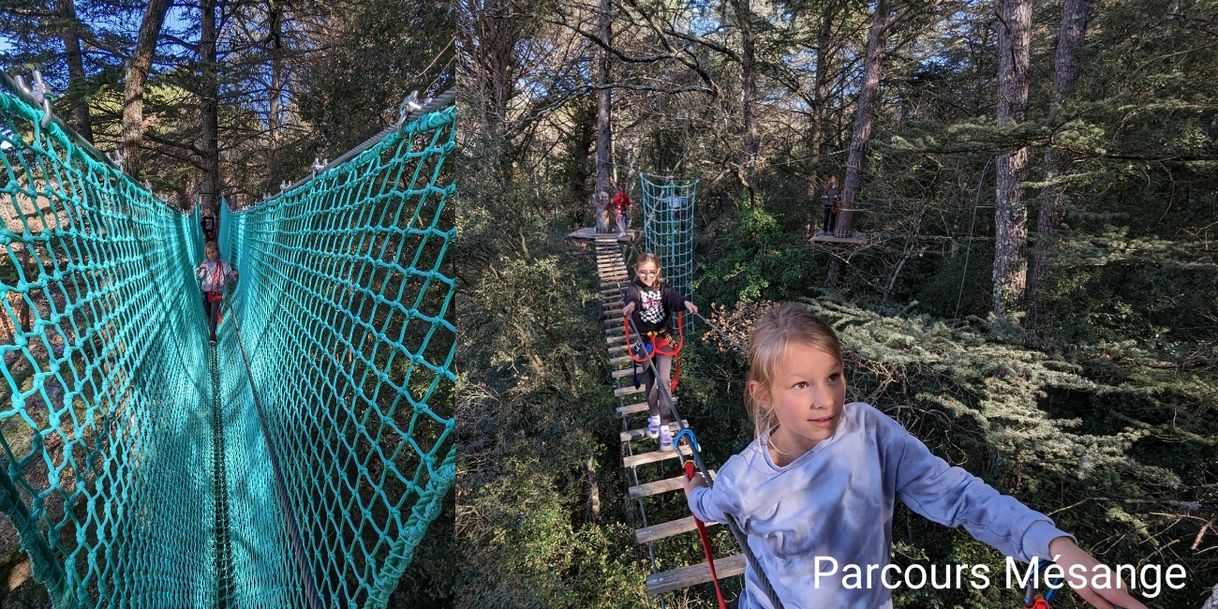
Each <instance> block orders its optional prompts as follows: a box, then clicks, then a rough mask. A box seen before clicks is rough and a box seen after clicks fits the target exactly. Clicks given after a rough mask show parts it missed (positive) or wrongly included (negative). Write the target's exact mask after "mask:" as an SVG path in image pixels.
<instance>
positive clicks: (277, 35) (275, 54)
mask: <svg viewBox="0 0 1218 609" xmlns="http://www.w3.org/2000/svg"><path fill="white" fill-rule="evenodd" d="M267 10H268V12H269V13H270V15H269V19H270V37H269V41H268V42H269V44H268V47H269V48H268V53H267V54H268V55H269V56H270V60H271V87H270V89H269V90H268V91H267V98H268V99H267V117H266V127H267V152H266V175H267V179H268V180H270V182H271V183H274V182H275V179H276V178H277V177H278V175H279V174H278V167H277V163H278V153H279V131H280V124H279V111H280V107H279V104H280V98H281V97H282V96H283V5H282V4H281V3H280V1H279V0H270V4H269V5H268V7H267Z"/></svg>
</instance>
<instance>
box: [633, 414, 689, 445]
mask: <svg viewBox="0 0 1218 609" xmlns="http://www.w3.org/2000/svg"><path fill="white" fill-rule="evenodd" d="M681 424H682V425H684V426H686V427H689V421H686V420H684V419H682V420H681ZM678 429H680V427H677V424H676V423H669V424H668V430H669V431H671V432H672V433H677V430H678ZM617 437H618V439H619V440H621V441H623V442H630V441H631V440H649V441H651V442H655V441H656V440H655V438H648V437H647V428H646V427H640V428H638V429H631V430H630V431H619V432H617Z"/></svg>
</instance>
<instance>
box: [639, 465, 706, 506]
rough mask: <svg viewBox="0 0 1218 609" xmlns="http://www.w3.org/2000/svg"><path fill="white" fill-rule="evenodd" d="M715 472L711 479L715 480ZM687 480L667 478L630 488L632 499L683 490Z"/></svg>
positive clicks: (681, 477) (679, 477)
mask: <svg viewBox="0 0 1218 609" xmlns="http://www.w3.org/2000/svg"><path fill="white" fill-rule="evenodd" d="M714 477H715V470H713V469H712V470H711V478H712V479H714ZM684 479H685V476H684V475H681V476H677V477H675V478H666V479H664V480H656V481H655V482H647V483H644V484H639V485H637V486H632V487H630V498H631V499H642V498H643V497H652V496H654V495H661V494H664V493H671V492H673V491H679V490H682V487H681V481H682V480H684Z"/></svg>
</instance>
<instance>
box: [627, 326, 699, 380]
mask: <svg viewBox="0 0 1218 609" xmlns="http://www.w3.org/2000/svg"><path fill="white" fill-rule="evenodd" d="M633 325H634V324H633V323H632V322H631V320H630V318H629V317H627V316H623V317H622V330H623V332H624V333H625V339H626V353H627V354H628V355H630V359H631V361H632V362H633V363H632V365H631V376H632V380H633V382H634V388H635V389H638V388H639V386H640V382H639V369H638V365H639V364H646V363H647V362H650V361H651V360H652V359H654V358H655V356H657V355H664V356H668V357H671V358H673V370H672V378H671V379H669V381H668V385H669V387H668V390H669V391H672V392H675V391H676V390H677V385H678V384H679V383H680V381H681V360H680V359H679V358H678V356H680V355H681V349H683V348H684V347H685V312H684V311H678V312H677V341H676V343H675V345H676V346H675V347H671V346H672V345H673V344H674V343H673V340H672V337H671V336H669V334H668V332H667V331H664V330H659V331H653V332H644V333H643V334H642V336H646V337H647V340H645V341H642V345H641V346H638V347H632V346H631V344H630V343H631V340H630V328H631V326H633ZM670 347H671V348H670ZM656 378H659V377H656Z"/></svg>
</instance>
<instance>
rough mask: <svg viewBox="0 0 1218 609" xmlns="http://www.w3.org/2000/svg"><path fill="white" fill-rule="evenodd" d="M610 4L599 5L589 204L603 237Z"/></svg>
mask: <svg viewBox="0 0 1218 609" xmlns="http://www.w3.org/2000/svg"><path fill="white" fill-rule="evenodd" d="M612 9H613V6H612V4H611V3H610V1H609V0H601V2H600V15H599V19H600V32H599V34H598V37H599V38H600V40H601V42H602V43H603V44H604V46H603V47H602V49H601V53H600V62H599V65H598V66H597V67H598V72H599V74H598V76H597V80H598V81H599V83H600V86H599V87H598V88H597V90H596V188H595V189H594V190H593V191H592V192H593V195H592V196H593V200H594V202H595V204H596V230H597V232H602V233H607V232H610V231H611V230H613V228H612V227H611V226H610V224H612V222H611V221H610V218H609V205H608V202H609V197H607V196H605V194H606V193H608V194H609V195H610V196H612V194H613V193H612V190H613V185H612V184H610V176H611V175H612V173H613V123H612V119H613V106H612V104H613V95H612V92H611V91H610V90H609V87H608V85H609V51H607V50H605V49H608V48H610V46H611V45H612V44H613V24H612V21H611V16H612V15H611V12H610V11H611V10H612Z"/></svg>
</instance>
